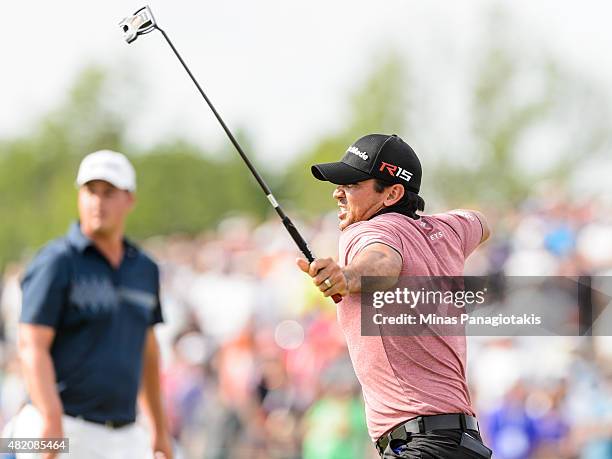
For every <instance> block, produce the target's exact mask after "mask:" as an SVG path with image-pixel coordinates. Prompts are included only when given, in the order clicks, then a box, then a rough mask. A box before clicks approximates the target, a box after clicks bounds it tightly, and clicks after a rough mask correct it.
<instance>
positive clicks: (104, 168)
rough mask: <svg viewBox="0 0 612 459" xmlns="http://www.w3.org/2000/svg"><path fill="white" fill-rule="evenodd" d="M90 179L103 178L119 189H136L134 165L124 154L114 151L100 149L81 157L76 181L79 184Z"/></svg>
mask: <svg viewBox="0 0 612 459" xmlns="http://www.w3.org/2000/svg"><path fill="white" fill-rule="evenodd" d="M92 180H104V181H105V182H108V183H110V184H111V185H114V186H115V187H117V188H119V189H120V190H127V191H132V192H133V191H136V171H135V170H134V166H132V163H130V160H129V159H127V158H126V157H125V155H123V154H121V153H117V152H116V151H111V150H100V151H96V152H93V153H90V154H88V155H87V156H85V158H83V161H81V165H80V166H79V173H78V174H77V179H76V183H77V185H78V186H81V185H84V184H86V183H87V182H91V181H92Z"/></svg>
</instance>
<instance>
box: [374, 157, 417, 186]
mask: <svg viewBox="0 0 612 459" xmlns="http://www.w3.org/2000/svg"><path fill="white" fill-rule="evenodd" d="M379 171H380V172H383V171H387V172H388V173H389V175H391V176H392V177H399V178H401V179H402V180H405V181H406V182H409V181H410V179H411V178H412V173H411V172H408V171H407V170H406V169H402V168H401V167H399V166H396V165H395V164H389V163H386V162H384V161H382V162H381V164H380V169H379Z"/></svg>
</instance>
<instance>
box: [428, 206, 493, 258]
mask: <svg viewBox="0 0 612 459" xmlns="http://www.w3.org/2000/svg"><path fill="white" fill-rule="evenodd" d="M438 217H439V218H440V219H441V220H442V221H444V222H445V223H447V224H448V225H450V226H451V228H453V230H454V231H455V232H456V233H457V235H458V236H459V239H461V244H462V248H463V255H464V256H465V257H466V258H467V257H468V256H469V255H470V254H471V253H472V252H473V251H474V250H475V249H476V247H478V245H479V244H480V241H481V240H482V235H483V228H482V223H481V222H480V219H479V218H478V216H477V215H476V213H474V212H471V211H469V210H451V211H450V212H447V213H445V214H442V215H438Z"/></svg>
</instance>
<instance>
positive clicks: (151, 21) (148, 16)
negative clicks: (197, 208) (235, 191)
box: [119, 6, 342, 303]
mask: <svg viewBox="0 0 612 459" xmlns="http://www.w3.org/2000/svg"><path fill="white" fill-rule="evenodd" d="M119 27H120V28H121V30H122V32H123V37H124V39H125V41H127V42H128V43H132V42H133V41H135V40H136V38H138V37H139V36H140V35H144V34H147V33H149V32H152V31H153V30H155V29H157V30H159V31H160V32H161V34H162V35H163V37H164V38H165V39H166V42H167V43H168V45H169V46H170V48H171V49H172V51H173V52H174V54H175V55H176V57H177V59H178V60H179V61H180V63H181V65H182V66H183V68H184V69H185V71H186V72H187V74H188V75H189V78H191V81H193V84H195V86H196V88H197V89H198V91H199V92H200V94H201V95H202V98H203V99H204V100H205V101H206V103H207V104H208V107H209V108H210V109H211V110H212V112H213V114H214V115H215V118H217V121H218V122H219V124H220V125H221V127H222V128H223V130H224V131H225V134H227V137H228V138H229V140H230V142H231V143H232V145H234V147H235V148H236V151H238V154H239V155H240V157H241V158H242V160H243V161H244V163H245V164H246V166H247V167H248V168H249V170H250V171H251V174H253V177H255V180H257V183H258V184H259V186H260V187H261V189H262V190H263V191H264V193H265V194H266V197H267V198H268V201H270V204H272V206H273V207H274V210H276V213H277V214H278V216H279V217H280V218H281V220H282V222H283V224H284V225H285V228H286V229H287V231H288V232H289V234H290V235H291V237H292V239H293V240H294V241H295V243H296V244H297V246H298V247H299V249H300V250H301V251H302V253H303V254H304V256H305V257H306V259H307V260H308V261H309V262H310V263H312V262H313V261H314V259H315V258H314V256H313V255H312V253H311V252H310V249H309V248H308V244H306V241H305V240H304V238H303V237H302V235H301V234H300V232H299V231H298V230H297V229H296V228H295V226H294V225H293V223H292V222H291V220H290V219H289V217H287V216H286V215H285V213H284V212H283V210H282V209H281V207H280V206H279V205H278V202H276V199H275V198H274V196H273V195H272V192H271V191H270V188H269V187H268V185H267V184H266V182H264V180H263V178H262V177H261V176H260V175H259V173H258V172H257V170H256V169H255V167H254V166H253V164H252V163H251V161H250V160H249V158H248V157H247V155H246V154H245V153H244V151H243V150H242V147H241V146H240V144H239V143H238V141H237V140H236V138H235V137H234V135H233V134H232V133H231V131H230V130H229V128H228V127H227V125H226V124H225V122H224V121H223V119H222V118H221V115H219V113H218V112H217V110H216V109H215V107H214V106H213V104H212V102H211V101H210V99H209V98H208V96H207V95H206V94H205V93H204V90H203V89H202V87H201V86H200V84H199V83H198V81H197V80H196V79H195V77H194V76H193V74H192V73H191V70H189V67H187V64H186V63H185V61H184V60H183V58H182V57H181V55H180V54H179V52H178V51H177V49H176V48H175V47H174V45H173V44H172V42H171V41H170V38H169V37H168V35H166V32H164V31H163V30H162V29H161V28H159V26H158V25H157V22H156V21H155V18H154V17H153V13H152V12H151V9H150V8H149V7H148V6H145V7H143V8H140V9H139V10H138V11H136V12H135V13H134V14H133V15H132V16H128V17H126V18H124V19H123V20H122V21H121V22H120V23H119ZM332 298H333V300H334V301H335V302H336V303H339V302H340V301H342V297H341V296H340V295H333V296H332Z"/></svg>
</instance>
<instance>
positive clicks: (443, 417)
mask: <svg viewBox="0 0 612 459" xmlns="http://www.w3.org/2000/svg"><path fill="white" fill-rule="evenodd" d="M454 429H461V430H474V431H476V432H478V433H480V430H479V428H478V421H477V420H476V418H475V417H474V416H469V415H467V414H436V415H433V416H419V417H416V418H412V419H410V420H408V421H406V422H405V423H403V424H400V425H399V426H397V427H396V428H394V429H393V430H392V431H391V432H389V433H388V434H386V435H383V436H382V437H380V438H379V439H378V441H377V442H376V449H378V452H379V453H380V454H383V452H384V450H385V449H386V448H387V446H388V445H389V443H390V442H391V440H397V439H401V440H408V437H409V435H410V434H416V433H425V432H431V431H432V430H454Z"/></svg>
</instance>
